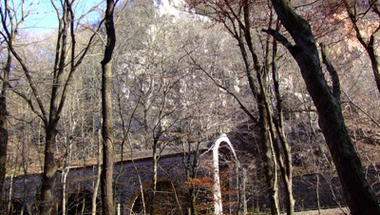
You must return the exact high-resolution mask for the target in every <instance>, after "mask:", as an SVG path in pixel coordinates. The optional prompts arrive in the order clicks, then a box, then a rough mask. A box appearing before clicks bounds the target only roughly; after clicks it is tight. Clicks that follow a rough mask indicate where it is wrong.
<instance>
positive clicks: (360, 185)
mask: <svg viewBox="0 0 380 215" xmlns="http://www.w3.org/2000/svg"><path fill="white" fill-rule="evenodd" d="M272 3H273V6H274V8H275V10H276V13H277V15H278V17H279V19H280V20H281V22H282V24H283V25H284V26H285V28H286V29H287V30H288V32H289V33H290V35H291V36H292V38H293V39H294V41H295V43H296V45H294V46H293V45H291V44H290V43H289V41H287V40H286V39H285V38H284V37H281V39H280V41H281V42H282V43H283V44H284V45H285V46H286V47H287V48H288V50H289V51H290V53H291V54H292V55H293V57H294V58H295V60H296V61H297V63H298V66H299V67H300V69H301V73H302V76H303V79H304V80H305V83H306V87H307V90H308V91H309V93H310V95H311V97H312V99H313V101H314V104H315V106H316V108H317V112H318V115H319V125H320V127H321V129H322V132H323V134H324V137H325V139H326V142H327V145H328V146H329V149H330V152H331V155H332V157H333V160H334V163H335V166H336V169H337V172H338V175H339V179H340V182H341V184H342V187H343V192H344V196H345V198H346V201H347V204H348V206H349V208H350V210H351V212H352V214H353V215H359V214H380V206H379V203H378V201H377V199H376V197H375V195H374V193H373V191H372V190H371V188H370V186H369V184H368V182H367V181H366V179H365V177H364V174H363V169H362V165H361V161H360V159H359V157H358V155H357V153H356V151H355V149H354V147H353V143H352V141H351V139H350V136H349V135H348V132H347V128H346V125H345V123H344V119H343V115H342V110H341V106H340V102H339V100H337V99H336V98H334V97H333V95H332V93H331V91H330V88H329V86H328V85H327V81H326V79H325V77H324V75H323V72H322V67H321V65H320V59H319V53H318V49H317V46H316V44H315V39H314V36H313V34H312V31H311V27H310V25H309V23H307V22H306V21H305V20H304V19H303V18H301V17H300V16H299V15H297V14H296V13H295V12H294V10H293V9H292V8H291V7H290V5H289V4H290V3H289V1H288V0H272ZM277 36H278V35H277ZM277 38H279V37H277Z"/></svg>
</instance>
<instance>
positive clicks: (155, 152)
mask: <svg viewBox="0 0 380 215" xmlns="http://www.w3.org/2000/svg"><path fill="white" fill-rule="evenodd" d="M157 144H158V140H156V139H155V140H154V143H153V181H152V185H151V188H152V197H151V202H150V213H149V214H150V215H154V210H155V204H154V202H155V200H156V191H157V166H158V158H157V147H158V146H157Z"/></svg>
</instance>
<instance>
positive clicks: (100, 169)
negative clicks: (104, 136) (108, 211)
mask: <svg viewBox="0 0 380 215" xmlns="http://www.w3.org/2000/svg"><path fill="white" fill-rule="evenodd" d="M93 136H95V135H94V134H93ZM98 136H99V141H98V160H97V163H98V165H97V174H96V181H95V184H94V192H93V194H92V199H91V204H92V211H91V214H92V215H96V208H97V207H96V203H97V202H96V200H97V197H98V191H99V185H100V178H101V175H102V165H101V162H100V159H101V154H102V147H101V143H100V140H101V136H100V132H99V135H98ZM92 139H94V138H92ZM93 142H94V141H93Z"/></svg>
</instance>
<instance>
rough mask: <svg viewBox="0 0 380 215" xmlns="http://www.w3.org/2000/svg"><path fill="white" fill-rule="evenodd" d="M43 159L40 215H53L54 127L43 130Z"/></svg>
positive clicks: (55, 166)
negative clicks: (44, 142) (44, 134)
mask: <svg viewBox="0 0 380 215" xmlns="http://www.w3.org/2000/svg"><path fill="white" fill-rule="evenodd" d="M45 133H46V137H45V141H46V145H45V159H44V172H43V176H42V187H41V196H40V208H39V209H40V214H41V215H51V214H53V199H54V196H53V188H54V181H55V178H54V176H55V173H56V171H57V167H58V165H57V164H56V161H55V159H54V154H55V152H54V150H55V137H56V135H57V130H56V125H54V124H52V125H47V127H46V128H45Z"/></svg>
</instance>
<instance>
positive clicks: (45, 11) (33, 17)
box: [9, 0, 103, 33]
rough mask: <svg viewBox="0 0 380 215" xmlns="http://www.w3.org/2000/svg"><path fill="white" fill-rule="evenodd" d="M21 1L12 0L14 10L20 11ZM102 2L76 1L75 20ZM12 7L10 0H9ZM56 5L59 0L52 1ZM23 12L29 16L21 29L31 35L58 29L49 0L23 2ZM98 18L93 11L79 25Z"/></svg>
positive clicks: (55, 15)
mask: <svg viewBox="0 0 380 215" xmlns="http://www.w3.org/2000/svg"><path fill="white" fill-rule="evenodd" d="M21 1H22V0H13V2H14V6H13V7H14V8H16V9H17V10H18V11H20V10H21V7H20V5H21V4H20V3H21ZM102 1H103V0H76V4H75V8H74V11H75V14H76V18H78V17H80V16H81V15H83V14H85V13H87V12H88V11H89V10H90V9H91V8H92V7H94V6H95V5H97V4H99V3H101V2H102ZM9 2H10V4H11V5H12V0H9ZM54 2H55V3H56V5H58V6H59V5H60V3H59V0H54ZM24 10H26V11H30V15H29V16H28V17H27V18H26V19H25V21H24V24H23V25H22V29H24V30H27V31H31V32H33V33H47V32H50V31H54V30H55V29H57V27H58V19H57V14H56V12H55V9H54V7H53V6H52V3H51V1H50V0H39V1H36V0H24ZM98 17H100V12H99V11H95V12H92V13H91V14H89V15H88V16H87V17H86V18H85V19H83V20H82V21H81V23H83V22H85V21H90V22H91V21H94V20H97V19H98Z"/></svg>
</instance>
